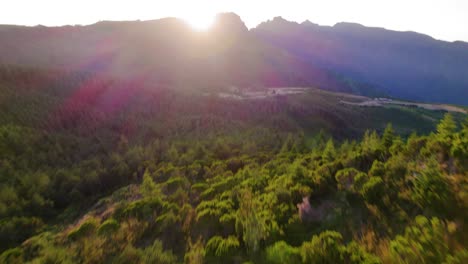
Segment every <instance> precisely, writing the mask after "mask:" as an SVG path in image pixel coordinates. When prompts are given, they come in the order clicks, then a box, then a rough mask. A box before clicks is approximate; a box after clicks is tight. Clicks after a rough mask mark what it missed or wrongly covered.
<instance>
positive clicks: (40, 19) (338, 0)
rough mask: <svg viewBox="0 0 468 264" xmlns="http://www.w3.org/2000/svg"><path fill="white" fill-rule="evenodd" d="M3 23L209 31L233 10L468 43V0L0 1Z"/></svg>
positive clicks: (248, 18)
mask: <svg viewBox="0 0 468 264" xmlns="http://www.w3.org/2000/svg"><path fill="white" fill-rule="evenodd" d="M1 1H2V5H1V6H2V8H1V9H0V24H17V25H29V26H35V25H39V24H41V25H45V26H61V25H76V24H80V25H88V24H93V23H96V22H98V21H102V20H151V19H158V18H164V17H178V18H181V19H183V20H185V21H187V23H188V24H190V25H191V26H192V27H193V28H194V29H197V30H206V29H208V28H209V26H210V23H211V22H212V21H213V17H214V16H215V15H216V14H218V13H221V12H234V13H236V14H238V15H239V16H240V17H241V18H242V20H243V21H244V22H245V24H246V25H247V27H248V28H253V27H256V26H257V25H258V24H259V23H261V22H263V21H266V20H269V19H272V18H273V17H276V16H282V17H283V18H285V19H287V20H290V21H296V22H302V21H304V20H310V21H311V22H313V23H317V24H320V25H329V26H332V25H334V24H336V23H338V22H354V23H359V24H362V25H365V26H369V27H383V28H387V29H391V30H398V31H416V32H419V33H423V34H427V35H430V36H432V37H434V38H436V39H441V40H447V41H454V40H463V41H467V42H468V28H467V26H466V25H468V15H466V14H467V13H468V0H411V1H408V0H352V1H350V0H327V1H324V0H287V1H273V0H270V1H265V0H255V1H254V0H236V1H232V0H231V1H228V0H198V1H192V0H187V1H183V0H171V1H159V0H131V1H130V0H113V1H112V0H81V1H76V0H40V1H36V0H1Z"/></svg>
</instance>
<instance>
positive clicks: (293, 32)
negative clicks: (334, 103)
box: [252, 17, 468, 105]
mask: <svg viewBox="0 0 468 264" xmlns="http://www.w3.org/2000/svg"><path fill="white" fill-rule="evenodd" d="M252 33H253V34H254V35H256V36H257V37H258V38H260V39H262V40H264V41H265V42H268V43H271V44H273V45H275V46H276V47H278V48H281V49H284V50H286V51H288V52H291V53H293V54H295V55H296V56H298V57H300V58H301V59H303V60H305V61H307V62H309V63H312V64H313V65H316V66H318V67H321V68H324V69H328V70H331V71H334V72H337V73H339V74H342V75H344V76H347V77H349V78H351V79H354V80H358V81H360V82H365V83H371V84H374V85H377V86H378V87H380V88H381V89H382V90H383V91H385V92H387V93H388V94H389V95H390V96H393V97H397V98H403V99H410V100H416V101H427V102H438V103H452V104H462V105H468V101H467V99H466V98H468V78H467V76H466V72H467V71H468V49H467V45H466V43H463V42H453V43H450V42H445V41H439V40H435V39H433V38H431V37H429V36H426V35H423V34H419V33H416V32H397V31H391V30H386V29H383V28H370V27H365V26H362V25H359V24H355V23H338V24H336V25H335V26H333V27H329V26H319V25H316V24H313V23H311V22H310V21H305V22H303V23H301V24H299V23H296V22H291V21H287V20H285V19H282V18H281V17H277V18H275V19H273V20H269V21H267V22H264V23H262V24H260V25H259V26H258V27H256V28H254V29H253V30H252Z"/></svg>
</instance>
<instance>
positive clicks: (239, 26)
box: [215, 13, 248, 33]
mask: <svg viewBox="0 0 468 264" xmlns="http://www.w3.org/2000/svg"><path fill="white" fill-rule="evenodd" d="M215 29H216V30H221V31H225V32H231V33H232V32H236V33H242V32H247V31H248V29H247V27H246V26H245V23H244V21H242V19H241V17H240V16H239V15H237V14H235V13H220V14H218V15H217V16H216V22H215Z"/></svg>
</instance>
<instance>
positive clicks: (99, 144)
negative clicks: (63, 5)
mask: <svg viewBox="0 0 468 264" xmlns="http://www.w3.org/2000/svg"><path fill="white" fill-rule="evenodd" d="M466 48H467V47H466V45H465V43H446V42H441V41H436V40H434V39H432V38H430V37H427V36H423V35H420V34H416V33H409V32H406V33H402V32H392V31H387V30H383V29H375V28H366V27H363V26H361V25H354V24H353V25H351V24H339V25H336V26H334V27H321V26H318V25H315V24H312V23H310V22H305V23H302V24H297V23H292V22H288V21H285V20H283V19H280V18H276V19H274V20H273V21H268V22H265V23H263V24H261V25H259V26H258V27H257V28H255V29H251V30H248V29H247V28H246V26H245V25H244V23H243V22H242V21H241V19H240V17H238V16H237V15H235V14H232V13H226V14H221V15H219V16H218V18H217V23H216V25H215V26H214V27H213V28H212V29H210V30H209V31H206V32H201V31H200V32H199V31H194V30H192V29H190V27H189V26H188V25H186V24H185V23H184V22H182V21H181V20H179V19H175V18H166V19H160V20H153V21H127V22H110V21H104V22H99V23H96V24H93V25H89V26H65V27H43V26H36V27H22V26H6V25H4V26H0V263H15V264H17V263H137V264H144V263H163V264H173V263H187V264H201V263H235V264H237V263H269V264H270V263H273V264H275V263H276V264H280V263H281V264H283V263H291V264H295V263H304V264H305V263H334V264H335V263H346V264H359V263H368V264H378V263H383V264H387V263H388V264H402V263H411V264H413V263H427V264H432V263H446V264H460V263H468V233H467V232H466V228H467V227H466V223H468V114H467V113H468V108H467V107H466V105H468V102H467V101H466V100H467V98H468V96H466V95H467V94H466V93H467V92H468V91H467V89H466V88H467V86H466V84H467V79H466V78H467V76H465V75H466V74H465V73H466V71H465V69H466V68H465V67H466V60H465V52H466ZM420 52H423V53H420ZM423 54H425V55H423ZM429 55H430V56H429ZM419 100H420V101H419Z"/></svg>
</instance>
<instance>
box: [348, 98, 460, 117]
mask: <svg viewBox="0 0 468 264" xmlns="http://www.w3.org/2000/svg"><path fill="white" fill-rule="evenodd" d="M340 102H341V103H343V104H349V105H357V106H377V107H378V106H381V107H383V106H385V105H402V106H410V107H411V106H414V107H419V108H424V109H427V110H433V111H438V110H442V111H447V112H456V113H463V114H466V113H467V111H466V110H465V109H463V108H460V107H456V106H453V105H444V104H423V103H412V102H405V101H398V100H391V99H387V98H375V99H369V100H366V101H363V102H357V103H356V102H348V101H343V100H341V101H340Z"/></svg>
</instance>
